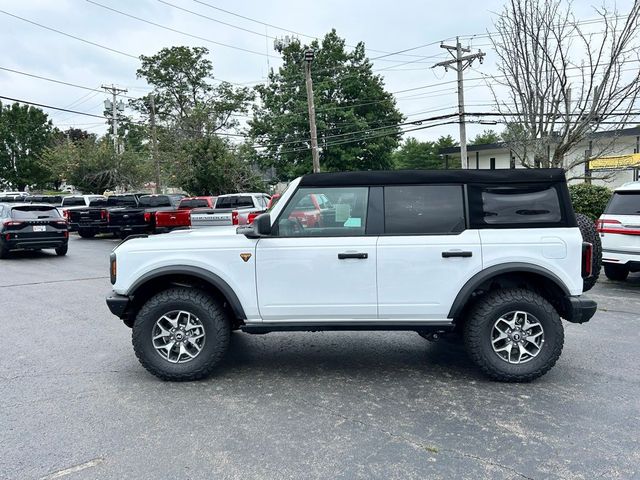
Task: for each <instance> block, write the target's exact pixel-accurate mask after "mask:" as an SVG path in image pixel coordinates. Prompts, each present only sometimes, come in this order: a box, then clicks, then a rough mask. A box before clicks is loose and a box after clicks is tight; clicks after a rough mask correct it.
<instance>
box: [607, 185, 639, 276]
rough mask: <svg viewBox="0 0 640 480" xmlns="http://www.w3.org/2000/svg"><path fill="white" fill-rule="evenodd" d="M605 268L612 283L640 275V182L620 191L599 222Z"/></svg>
mask: <svg viewBox="0 0 640 480" xmlns="http://www.w3.org/2000/svg"><path fill="white" fill-rule="evenodd" d="M598 231H599V232H600V238H601V240H602V264H603V265H604V273H605V275H606V276H607V278H609V279H610V280H625V279H626V278H627V276H628V275H629V272H638V271H640V182H632V183H628V184H626V185H623V186H622V187H619V188H617V189H616V190H615V191H614V192H613V196H612V197H611V200H609V204H608V205H607V208H606V209H605V211H604V213H603V214H602V216H600V219H599V220H598Z"/></svg>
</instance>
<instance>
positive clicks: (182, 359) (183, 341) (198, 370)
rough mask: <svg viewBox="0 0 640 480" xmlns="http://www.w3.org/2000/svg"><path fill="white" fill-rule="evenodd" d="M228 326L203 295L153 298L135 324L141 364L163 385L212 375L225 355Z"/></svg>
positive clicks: (190, 292)
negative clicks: (167, 381)
mask: <svg viewBox="0 0 640 480" xmlns="http://www.w3.org/2000/svg"><path fill="white" fill-rule="evenodd" d="M229 336H230V322H229V319H228V318H227V315H226V312H225V311H224V309H223V308H222V306H221V305H220V304H219V303H218V302H217V301H215V300H214V299H213V298H212V297H211V296H210V295H208V294H206V293H205V292H203V291H201V290H197V289H193V288H171V289H169V290H165V291H163V292H160V293H158V294H156V295H155V296H153V297H151V299H149V300H148V301H147V302H146V303H145V304H144V306H143V307H142V308H141V309H140V312H139V313H138V315H137V316H136V319H135V322H134V324H133V335H132V341H133V348H134V350H135V353H136V356H137V357H138V360H140V363H141V364H142V365H143V366H144V367H145V368H146V369H147V370H148V371H149V372H151V373H152V374H154V375H155V376H156V377H158V378H160V379H162V380H172V381H191V380H200V379H202V378H205V377H207V376H209V375H210V374H211V372H213V370H214V368H215V367H216V365H217V364H218V363H219V362H220V360H221V359H222V357H223V355H224V354H225V352H226V351H227V347H228V345H229Z"/></svg>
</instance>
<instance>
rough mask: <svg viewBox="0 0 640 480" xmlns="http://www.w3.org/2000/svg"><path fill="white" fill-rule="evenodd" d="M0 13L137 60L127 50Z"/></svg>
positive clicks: (6, 13)
mask: <svg viewBox="0 0 640 480" xmlns="http://www.w3.org/2000/svg"><path fill="white" fill-rule="evenodd" d="M0 13H4V14H5V15H8V16H10V17H13V18H17V19H18V20H22V21H23V22H27V23H30V24H32V25H36V26H38V27H40V28H44V29H45V30H49V31H51V32H56V33H59V34H60V35H64V36H65V37H69V38H73V39H74V40H78V41H79V42H83V43H87V44H89V45H93V46H94V47H99V48H102V49H104V50H109V51H110V52H114V53H118V54H120V55H124V56H125V57H129V58H135V59H136V60H138V57H136V56H135V55H131V54H129V53H127V52H123V51H122V50H116V49H115V48H111V47H107V46H106V45H101V44H99V43H96V42H92V41H91V40H86V39H84V38H80V37H77V36H75V35H71V34H70V33H65V32H63V31H62V30H57V29H55V28H52V27H47V26H46V25H42V24H41V23H37V22H34V21H33V20H27V19H26V18H23V17H19V16H18V15H14V14H13V13H9V12H6V11H4V10H0Z"/></svg>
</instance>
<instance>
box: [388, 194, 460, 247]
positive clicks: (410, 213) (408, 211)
mask: <svg viewBox="0 0 640 480" xmlns="http://www.w3.org/2000/svg"><path fill="white" fill-rule="evenodd" d="M384 218H385V220H384V222H385V232H386V233H390V234H395V235H402V234H423V235H429V234H446V233H460V232H462V231H463V230H464V229H465V216H464V197H463V192H462V187H461V186H460V185H417V186H398V187H385V189H384Z"/></svg>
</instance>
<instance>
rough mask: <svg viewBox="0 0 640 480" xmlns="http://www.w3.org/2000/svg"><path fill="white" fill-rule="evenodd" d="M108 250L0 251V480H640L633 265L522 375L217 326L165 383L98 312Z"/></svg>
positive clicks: (639, 287) (453, 349)
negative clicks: (223, 339) (217, 350)
mask: <svg viewBox="0 0 640 480" xmlns="http://www.w3.org/2000/svg"><path fill="white" fill-rule="evenodd" d="M116 243H117V241H116V240H112V239H95V240H81V239H78V238H77V237H74V238H72V241H71V243H70V248H69V255H68V256H67V257H65V258H61V257H56V256H55V254H54V253H53V252H51V253H48V252H44V253H22V254H14V255H13V257H12V258H11V259H9V260H4V261H0V305H1V312H2V315H1V316H0V318H1V320H2V323H1V325H2V335H1V336H0V338H1V340H0V343H1V345H2V354H1V355H0V367H1V369H0V400H1V402H0V478H11V479H32V478H33V479H38V478H47V479H53V478H65V479H67V478H68V479H76V478H91V479H94V478H95V479H103V478H104V479H123V478H136V479H147V478H149V479H152V478H154V479H155V478H162V479H168V478H188V479H200V478H207V479H213V478H225V479H226V478H230V479H236V478H237V479H280V478H305V479H306V478H327V479H334V478H339V479H351V478H363V479H370V478H380V479H396V478H397V479H412V478H416V479H423V478H447V479H449V478H469V479H477V478H495V479H520V478H525V479H556V478H567V479H574V478H580V479H592V478H621V479H628V478H640V466H639V465H640V369H639V368H638V365H639V364H640V349H639V348H638V342H639V340H640V334H639V333H638V331H639V327H640V318H639V317H640V316H639V313H638V312H640V276H638V275H635V276H633V275H632V276H631V277H630V280H629V281H627V282H625V283H612V282H609V281H607V280H606V279H602V280H601V281H600V282H599V284H598V285H597V286H596V288H595V289H594V290H593V291H592V292H591V297H592V298H595V299H596V300H597V301H598V302H599V305H600V310H599V312H598V313H597V315H596V316H595V317H594V319H593V320H592V321H591V322H590V323H588V324H585V325H573V324H566V323H565V327H566V341H565V348H564V352H563V355H562V357H561V358H560V361H559V362H558V364H557V365H556V367H555V368H554V369H552V370H551V372H550V373H548V374H547V375H546V376H544V377H542V378H541V379H539V380H537V381H535V382H533V383H531V384H516V385H512V384H501V383H494V382H491V381H489V380H487V379H485V378H484V377H483V376H482V375H481V373H480V372H479V371H478V370H477V369H476V368H475V367H474V366H473V365H472V364H471V362H470V360H469V359H468V358H467V357H466V355H465V353H464V351H463V350H462V348H461V347H458V346H455V345H451V344H449V343H444V342H439V343H435V344H433V343H428V342H426V341H425V340H423V339H422V338H421V337H419V336H418V335H417V334H415V333H412V332H391V333H390V332H371V333H360V332H359V333H350V332H324V333H271V334H269V335H254V336H251V335H248V334H244V333H234V334H233V336H232V344H231V348H230V353H229V355H228V356H227V358H226V360H225V361H224V364H223V365H222V367H221V368H219V370H218V371H217V374H216V375H214V376H213V377H212V378H210V379H208V380H206V381H202V382H196V383H186V384H172V383H164V382H161V381H159V380H157V379H156V378H155V377H153V376H151V375H150V374H148V373H147V372H146V370H144V369H143V368H142V367H141V366H140V365H139V364H138V362H137V360H136V358H135V356H134V354H133V350H132V347H131V341H130V330H129V329H128V328H126V327H125V326H124V325H122V323H121V322H120V321H119V320H118V319H117V318H115V317H113V316H112V315H111V314H110V312H109V311H108V309H107V307H106V305H105V302H104V297H105V295H106V294H107V293H108V291H109V290H110V284H109V280H108V254H109V252H110V250H111V249H112V248H113V246H115V245H116Z"/></svg>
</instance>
